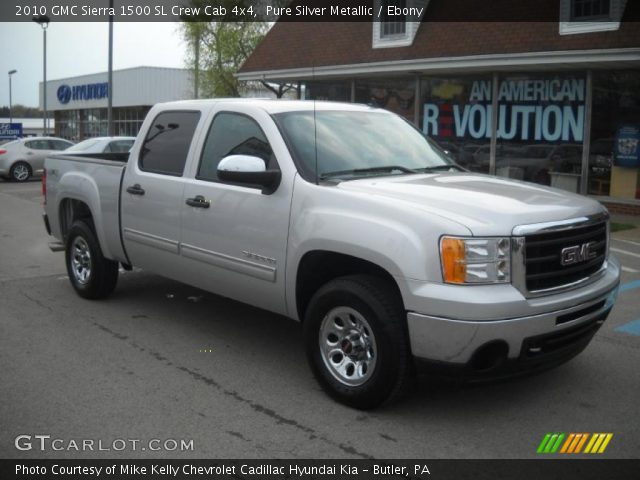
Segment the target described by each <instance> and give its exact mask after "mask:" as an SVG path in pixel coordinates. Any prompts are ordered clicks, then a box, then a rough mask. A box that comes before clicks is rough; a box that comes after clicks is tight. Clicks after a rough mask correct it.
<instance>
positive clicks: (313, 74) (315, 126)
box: [311, 62, 320, 185]
mask: <svg viewBox="0 0 640 480" xmlns="http://www.w3.org/2000/svg"><path fill="white" fill-rule="evenodd" d="M315 78H316V67H315V62H313V65H312V66H311V80H312V81H313V80H315ZM316 119H317V117H316V97H315V95H314V96H313V146H314V147H315V148H314V151H315V156H316V158H315V170H316V185H319V184H320V181H319V175H318V123H317V121H316Z"/></svg>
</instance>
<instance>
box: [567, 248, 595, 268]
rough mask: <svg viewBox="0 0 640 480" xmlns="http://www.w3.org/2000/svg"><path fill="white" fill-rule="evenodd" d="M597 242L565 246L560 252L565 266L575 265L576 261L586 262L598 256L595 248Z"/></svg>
mask: <svg viewBox="0 0 640 480" xmlns="http://www.w3.org/2000/svg"><path fill="white" fill-rule="evenodd" d="M595 245H596V242H589V243H583V244H582V245H575V246H573V247H567V248H563V249H562V252H561V253H560V263H561V264H562V266H563V267H566V266H567V265H573V264H574V263H581V262H586V261H587V260H593V259H594V258H596V257H597V256H598V253H597V252H596V250H595V248H594V247H595Z"/></svg>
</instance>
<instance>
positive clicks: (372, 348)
mask: <svg viewBox="0 0 640 480" xmlns="http://www.w3.org/2000/svg"><path fill="white" fill-rule="evenodd" d="M319 344H320V356H321V357H322V361H323V362H324V364H325V366H326V367H327V370H329V372H330V373H331V375H333V377H334V378H335V379H336V380H338V381H339V382H340V383H342V384H344V385H348V386H350V387H357V386H360V385H362V384H364V383H365V382H366V381H367V380H368V379H369V378H371V375H373V372H374V371H375V368H376V363H377V358H378V351H377V346H376V339H375V336H374V335H373V330H372V329H371V326H370V325H369V322H367V320H366V319H365V318H364V316H362V315H361V314H360V313H359V312H358V311H356V310H354V309H353V308H349V307H336V308H334V309H332V310H331V311H330V312H329V313H327V315H326V316H325V317H324V318H323V319H322V323H321V325H320V333H319Z"/></svg>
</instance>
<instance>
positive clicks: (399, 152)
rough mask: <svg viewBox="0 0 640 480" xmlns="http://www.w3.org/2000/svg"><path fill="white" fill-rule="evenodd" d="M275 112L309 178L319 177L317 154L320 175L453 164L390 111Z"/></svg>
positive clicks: (360, 174) (358, 174) (395, 172)
mask: <svg viewBox="0 0 640 480" xmlns="http://www.w3.org/2000/svg"><path fill="white" fill-rule="evenodd" d="M274 117H275V119H276V122H277V123H278V125H279V127H280V130H281V131H282V134H283V135H284V137H285V139H286V140H287V143H288V145H289V147H290V148H291V150H292V155H293V156H294V158H295V159H296V163H297V165H298V168H299V169H300V170H301V174H302V175H303V176H304V177H305V178H306V179H307V180H310V181H315V180H316V168H315V167H316V155H317V166H318V172H317V178H318V179H320V180H322V179H327V178H337V179H353V178H361V177H364V176H372V175H398V174H406V173H417V172H421V171H428V170H429V169H434V170H438V169H441V170H442V169H446V168H447V167H448V166H452V167H455V164H454V163H453V161H452V160H451V158H450V157H448V156H447V155H446V154H445V153H444V152H443V151H442V150H441V149H439V148H435V147H434V146H432V145H431V144H430V143H429V141H428V140H427V139H426V138H425V137H424V136H423V135H422V134H421V133H420V132H419V131H418V130H416V129H415V128H413V127H412V126H411V125H410V124H409V123H408V122H406V121H405V120H403V119H402V118H400V117H398V116H396V115H393V114H391V113H387V112H380V111H326V110H322V111H316V112H313V111H304V112H285V113H279V114H275V115H274ZM314 121H315V128H314ZM316 142H317V145H318V149H317V152H316V148H315V145H316Z"/></svg>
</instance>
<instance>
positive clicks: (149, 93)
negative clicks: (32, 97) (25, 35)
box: [40, 67, 193, 141]
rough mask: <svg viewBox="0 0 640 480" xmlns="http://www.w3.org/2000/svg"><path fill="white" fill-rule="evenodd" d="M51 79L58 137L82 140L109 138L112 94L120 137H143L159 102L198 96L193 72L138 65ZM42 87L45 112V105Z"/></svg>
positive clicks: (49, 106)
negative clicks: (151, 111) (146, 120)
mask: <svg viewBox="0 0 640 480" xmlns="http://www.w3.org/2000/svg"><path fill="white" fill-rule="evenodd" d="M107 75H108V74H107V72H103V73H96V74H91V75H82V76H78V77H70V78H62V79H58V80H48V81H47V111H48V112H49V115H50V116H52V117H53V118H54V119H55V128H54V129H53V131H54V134H55V136H57V137H62V138H67V139H69V140H73V141H78V140H82V139H84V138H89V137H97V136H105V135H108V124H107V106H108V101H109V95H110V94H111V95H112V107H113V126H114V134H115V135H125V136H135V135H137V133H138V131H139V130H140V127H141V126H142V121H143V120H144V118H145V116H146V114H147V112H148V111H149V109H150V108H151V107H152V106H153V105H154V104H156V103H158V102H169V101H172V100H186V99H190V98H193V81H192V75H191V72H190V71H189V70H185V69H179V68H163V67H135V68H127V69H123V70H114V71H113V92H112V93H111V92H109V86H108V83H107ZM42 93H43V90H42V83H40V108H42V105H43V103H44V102H43V95H42Z"/></svg>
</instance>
